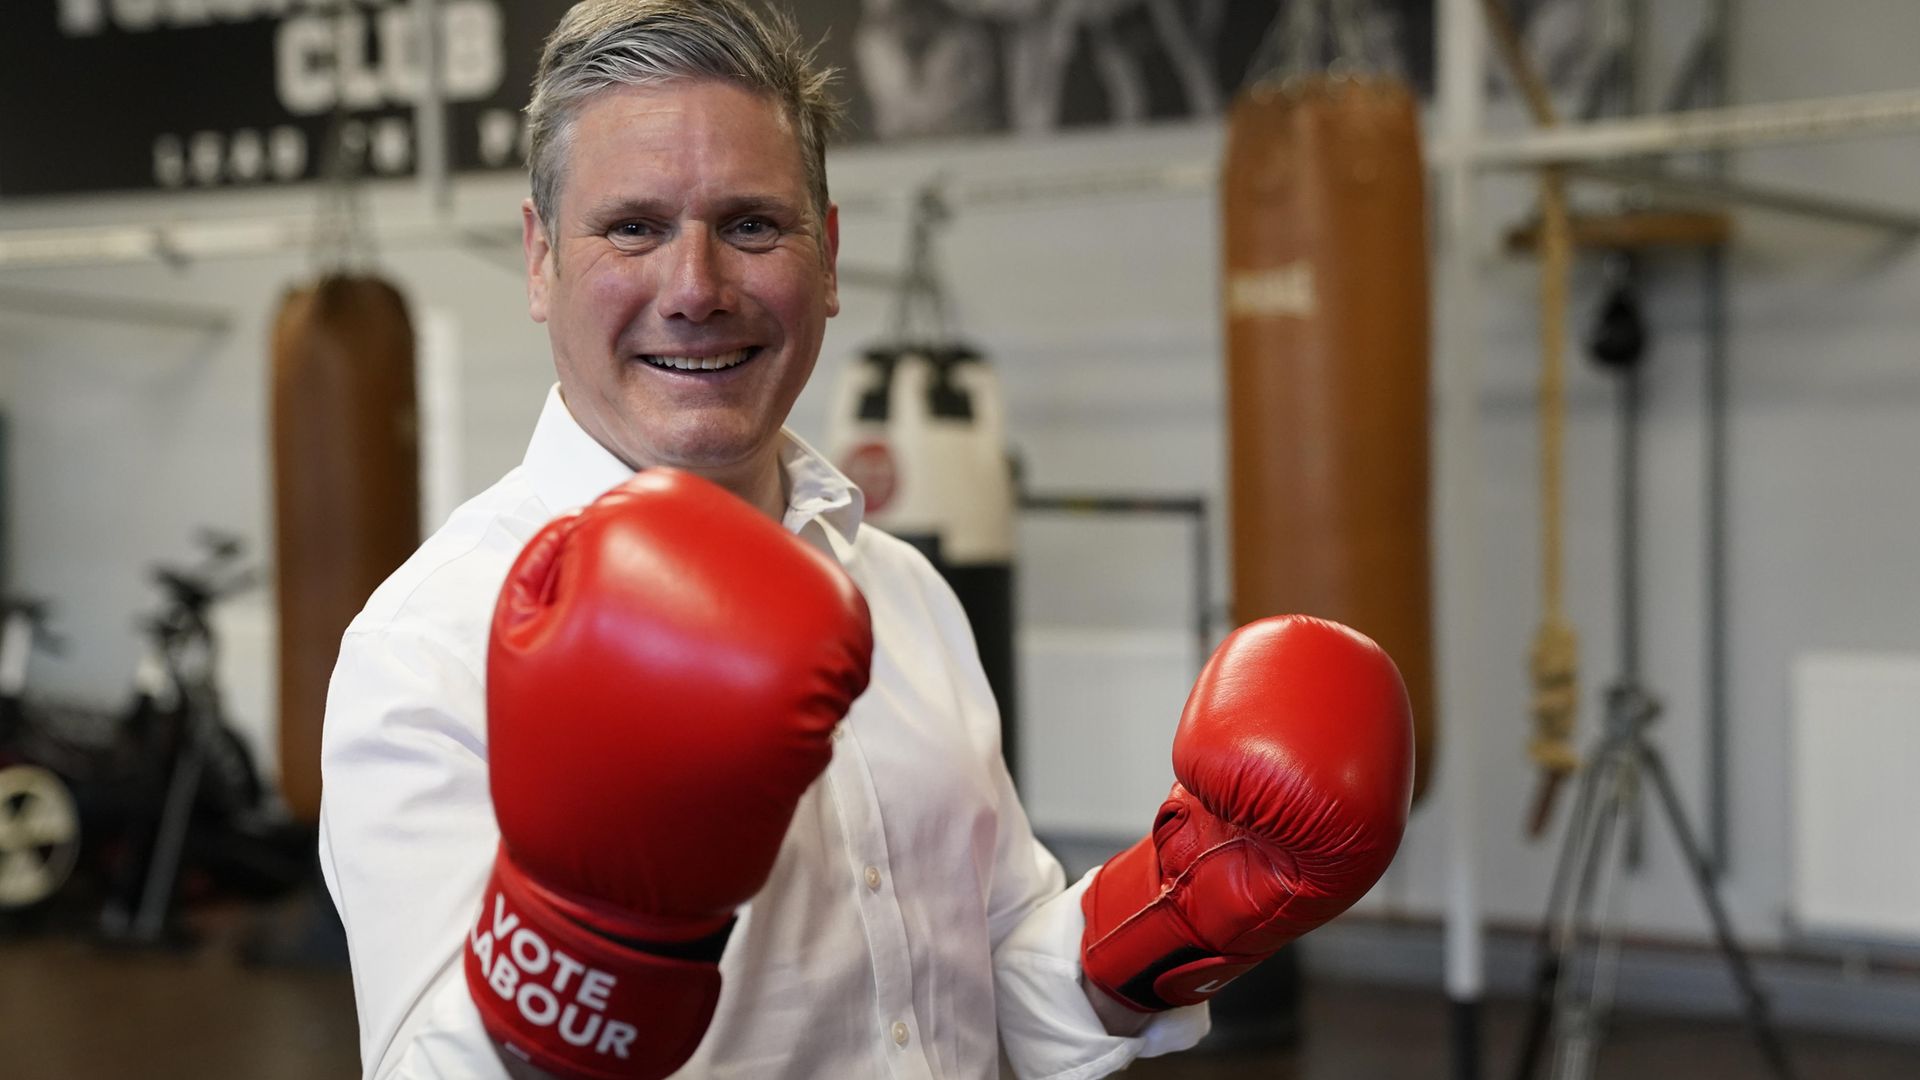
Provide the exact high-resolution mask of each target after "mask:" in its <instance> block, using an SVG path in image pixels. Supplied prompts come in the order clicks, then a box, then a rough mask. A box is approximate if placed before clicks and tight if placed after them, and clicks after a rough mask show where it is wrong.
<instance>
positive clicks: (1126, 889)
mask: <svg viewBox="0 0 1920 1080" xmlns="http://www.w3.org/2000/svg"><path fill="white" fill-rule="evenodd" d="M1179 888H1180V886H1179V885H1178V884H1176V885H1174V886H1173V887H1171V888H1167V889H1162V888H1161V883H1160V860H1159V857H1158V853H1157V851H1156V850H1155V846H1154V838H1153V837H1152V836H1151V835H1149V836H1146V837H1143V838H1142V839H1141V840H1140V842H1139V843H1136V844H1135V845H1133V846H1132V847H1130V848H1128V849H1127V850H1125V851H1123V852H1121V853H1120V854H1119V855H1116V856H1114V857H1113V858H1112V859H1111V860H1110V861H1108V863H1107V864H1106V865H1105V866H1103V867H1101V868H1100V872H1099V873H1097V874H1095V875H1094V879H1093V881H1092V882H1091V883H1089V884H1088V886H1087V891H1086V892H1085V893H1083V894H1081V897H1080V910H1081V912H1082V913H1083V914H1084V915H1085V916H1086V920H1087V925H1086V930H1085V932H1084V933H1083V934H1082V935H1081V938H1080V964H1081V968H1082V969H1083V970H1084V971H1085V972H1086V975H1087V979H1088V981H1090V982H1092V983H1093V984H1094V985H1095V986H1097V987H1099V988H1100V989H1102V990H1104V991H1106V992H1107V994H1108V995H1109V996H1111V997H1112V998H1114V1000H1116V1001H1118V1002H1120V1004H1122V1005H1125V1006H1126V1007H1128V1008H1130V1009H1132V1010H1134V1011H1135V1012H1161V1011H1164V1010H1166V1009H1171V1008H1175V1007H1177V1006H1181V1005H1195V1004H1198V1003H1200V1002H1202V1001H1205V1000H1207V999H1208V998H1211V997H1212V996H1213V995H1214V994H1215V993H1217V992H1218V991H1220V990H1221V989H1222V988H1224V987H1225V986H1226V985H1227V984H1228V983H1229V982H1232V981H1233V979H1234V978H1235V977H1236V976H1238V975H1240V974H1242V973H1244V972H1246V971H1247V970H1249V969H1251V968H1252V967H1253V966H1254V965H1256V964H1258V963H1259V962H1260V961H1262V960H1264V959H1266V958H1267V957H1268V956H1270V955H1272V954H1271V953H1260V954H1257V955H1241V956H1229V955H1222V954H1221V953H1219V952H1218V951H1217V950H1214V949H1210V948H1207V947H1206V946H1205V945H1204V944H1202V943H1201V941H1200V936H1199V935H1198V934H1196V933H1195V932H1194V930H1193V927H1192V926H1191V925H1190V924H1189V923H1188V921H1187V919H1186V916H1184V915H1183V914H1181V912H1180V907H1179V904H1178V903H1176V896H1177V894H1178V890H1179Z"/></svg>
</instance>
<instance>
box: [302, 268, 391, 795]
mask: <svg viewBox="0 0 1920 1080" xmlns="http://www.w3.org/2000/svg"><path fill="white" fill-rule="evenodd" d="M418 428H419V421H418V411H417V407H416V403H415V390H414V336H413V325H412V322H411V321H410V320H409V319H408V317H407V305H406V301H405V300H404V299H403V298H402V297H401V295H400V293H399V291H398V290H396V289H395V288H394V287H393V286H392V285H390V284H388V283H387V282H385V281H383V280H381V279H379V278H376V277H370V276H359V275H347V274H336V275H328V276H325V277H322V278H321V279H320V280H319V281H318V282H317V283H315V284H312V285H306V286H300V287H296V288H293V289H290V290H288V292H287V294H286V296H285V297H284V298H283V299H282V300H281V304H280V311H279V314H278V315H277V316H276V318H275V320H274V328H273V474H274V525H275V534H276V548H277V554H276V559H275V563H276V568H277V572H278V589H279V614H280V633H279V645H280V783H281V790H282V794H283V795H284V797H285V798H286V801H287V805H288V807H289V808H290V809H291V810H292V812H293V815H294V817H295V818H296V819H297V820H299V821H303V822H308V823H311V822H315V821H318V820H319V814H320V724H321V718H322V715H323V714H324V712H325V708H326V700H327V682H328V680H329V679H330V678H331V677H332V675H333V664H334V660H335V658H336V657H337V656H338V654H339V651H340V636H341V634H342V633H344V632H345V631H346V628H347V624H348V623H349V622H351V621H352V620H353V617H354V615H355V614H357V613H358V612H359V610H360V608H361V607H362V606H364V605H365V603H366V601H367V597H368V596H369V595H371V594H372V592H373V590H374V588H375V587H376V586H378V585H379V584H380V582H381V581H383V580H385V579H386V577H387V575H388V574H390V573H392V572H393V571H394V569H395V568H396V567H398V566H399V565H400V563H401V562H402V561H404V560H405V559H406V558H407V556H408V555H410V554H412V552H413V549H414V548H415V547H417V546H418V545H419V543H420V450H419V434H418Z"/></svg>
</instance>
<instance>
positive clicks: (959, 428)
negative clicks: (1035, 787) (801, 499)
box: [827, 345, 1019, 779]
mask: <svg viewBox="0 0 1920 1080" xmlns="http://www.w3.org/2000/svg"><path fill="white" fill-rule="evenodd" d="M831 424H832V427H831V431H830V432H829V435H828V444H827V453H828V456H830V457H831V458H832V459H833V461H834V463H835V464H837V465H838V466H839V467H840V470H841V471H842V472H844V473H846V474H847V477H848V478H849V479H851V480H852V481H853V482H854V483H855V484H857V485H859V487H860V490H861V492H862V493H864V494H865V496H866V520H867V521H868V522H870V523H872V524H873V525H875V526H877V527H879V528H881V529H885V530H886V531H887V532H889V533H892V534H893V535H894V536H897V537H899V538H900V539H902V540H905V541H907V542H908V543H910V544H912V545H914V546H915V547H917V548H919V549H920V550H921V551H922V552H923V553H924V554H925V555H926V556H927V558H928V559H930V560H932V562H933V565H934V566H935V567H936V568H937V569H938V570H939V571H940V573H941V575H942V576H944V577H945V578H946V579H947V582H948V584H950V585H952V586H953V591H954V592H955V593H957V594H958V595H959V597H960V604H961V606H962V607H964V608H965V609H966V612H967V618H968V620H969V621H971V622H972V623H973V636H974V640H975V641H976V642H977V643H978V644H979V647H980V662H981V665H982V666H983V667H985V668H986V673H987V682H988V684H989V685H990V686H992V688H993V697H994V700H995V702H996V703H998V705H999V707H1000V735H1001V739H1000V745H1001V753H1002V754H1003V755H1004V756H1005V757H1006V760H1007V768H1008V769H1009V770H1010V771H1012V772H1013V774H1014V776H1015V778H1016V779H1018V777H1019V770H1018V768H1017V764H1016V758H1017V750H1018V745H1019V744H1018V740H1017V738H1016V733H1017V731H1018V730H1019V729H1018V727H1017V726H1016V725H1015V722H1014V651H1013V525H1014V509H1015V500H1016V493H1015V488H1014V480H1013V465H1012V459H1011V458H1010V457H1009V456H1008V453H1007V442H1006V423H1005V412H1004V410H1003V409H1002V407H1001V396H1000V382H999V379H998V378H996V377H995V375H994V373H993V369H992V368H991V367H989V366H988V365H987V361H986V358H985V357H984V356H982V355H981V354H980V353H979V352H977V351H975V350H973V349H969V348H966V347H964V346H957V345H950V346H937V347H913V348H894V347H889V348H876V349H870V350H868V351H867V352H866V354H865V355H863V356H861V357H859V358H857V359H855V360H854V361H853V362H852V363H850V364H848V365H847V367H846V370H845V374H844V375H842V377H841V380H840V385H839V393H838V396H837V400H836V403H835V407H834V411H833V416H832V420H831Z"/></svg>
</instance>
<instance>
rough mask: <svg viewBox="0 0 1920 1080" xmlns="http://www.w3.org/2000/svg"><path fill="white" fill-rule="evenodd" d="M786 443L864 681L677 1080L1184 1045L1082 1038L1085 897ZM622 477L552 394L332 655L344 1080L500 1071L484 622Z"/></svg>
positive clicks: (933, 652)
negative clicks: (488, 966)
mask: <svg viewBox="0 0 1920 1080" xmlns="http://www.w3.org/2000/svg"><path fill="white" fill-rule="evenodd" d="M783 435H784V445H783V450H782V461H781V464H782V467H783V468H784V469H785V471H786V476H787V481H788V485H789V491H790V498H789V502H788V506H787V512H786V515H785V522H784V523H785V525H786V527H787V528H788V529H789V530H791V531H793V532H794V533H796V534H797V535H799V536H800V537H801V538H802V539H804V540H806V541H807V542H808V543H811V544H813V545H815V546H816V547H818V548H820V549H822V550H823V551H826V552H828V553H829V554H831V555H832V556H834V558H836V559H837V560H838V561H839V562H840V565H841V566H842V567H844V568H845V569H846V571H847V573H848V574H849V575H851V576H852V578H853V580H854V581H855V582H856V583H857V584H858V585H859V586H860V589H861V591H862V592H863V593H864V594H865V595H866V599H867V605H868V607H869V609H870V610H871V612H872V616H873V629H874V644H875V648H874V655H873V668H872V678H871V682H870V684H869V686H868V689H867V691H866V693H865V694H863V695H862V696H861V697H860V699H859V700H858V701H856V702H854V704H853V708H852V710H851V711H850V712H849V713H848V715H847V718H846V720H845V721H844V722H843V723H842V724H841V726H840V730H839V731H838V732H837V733H836V736H835V741H834V753H833V760H832V764H831V765H829V766H828V768H827V771H826V772H825V773H824V774H823V775H822V776H821V778H820V779H819V780H818V781H816V782H815V783H814V785H813V786H812V787H811V788H809V789H808V791H807V793H806V795H805V796H804V797H803V798H802V799H801V800H800V804H799V808H798V810H797V811H796V813H795V814H794V818H793V823H792V825H791V826H790V827H789V828H788V830H787V835H786V839H785V841H784V842H783V844H782V846H781V848H780V854H779V856H778V858H777V860H776V861H775V864H774V867H773V873H772V875H771V877H770V878H769V879H768V881H767V885H766V888H765V889H764V890H762V891H761V892H760V893H759V895H757V896H756V897H755V898H754V900H753V902H752V903H750V904H748V905H747V906H746V907H745V908H743V909H742V910H741V913H740V920H739V923H738V925H737V926H736V927H735V929H734V931H733V935H732V937H731V938H730V939H729V940H728V942H727V946H726V951H725V953H724V955H723V956H722V958H721V962H720V970H721V974H722V978H723V980H724V983H723V988H722V990H721V994H720V1002H719V1006H718V1008H717V1010H716V1011H715V1013H714V1017H713V1023H712V1025H711V1026H710V1027H709V1028H708V1029H707V1033H706V1037H705V1039H704V1040H703V1041H702V1042H701V1044H700V1047H699V1049H698V1050H697V1051H696V1052H695V1053H694V1056H693V1058H692V1059H691V1060H690V1061H689V1062H688V1063H687V1065H686V1066H685V1067H684V1068H683V1069H682V1070H681V1072H680V1073H678V1074H676V1075H679V1076H686V1077H754V1078H764V1077H820V1078H823V1080H860V1078H869V1077H870V1078H874V1080H880V1078H889V1080H895V1078H898V1080H904V1078H909V1077H913V1078H926V1080H931V1078H935V1077H942V1078H969V1080H971V1078H980V1077H993V1076H995V1075H997V1071H998V1062H999V1053H1000V1051H1001V1049H1002V1048H1004V1050H1005V1053H1006V1057H1007V1060H1008V1062H1010V1063H1011V1064H1012V1066H1013V1068H1014V1071H1015V1072H1016V1074H1017V1075H1019V1076H1022V1077H1055V1078H1062V1080H1068V1078H1071V1080H1082V1078H1088V1077H1095V1076H1104V1075H1106V1074H1108V1073H1111V1072H1114V1071H1116V1070H1118V1069H1121V1068H1123V1067H1125V1066H1126V1065H1127V1064H1128V1063H1129V1062H1131V1061H1132V1060H1133V1059H1134V1058H1136V1057H1141V1056H1151V1055H1154V1054H1160V1053H1166V1052H1169V1051H1173V1050H1180V1049H1185V1048H1187V1047H1189V1046H1192V1045H1193V1044H1194V1043H1195V1042H1197V1041H1198V1040H1199V1039H1200V1037H1201V1036H1202V1035H1204V1034H1205V1032H1206V1029H1207V1014H1206V1007H1205V1006H1204V1005H1202V1006H1196V1007H1193V1008H1189V1009H1180V1010H1175V1011H1173V1012H1170V1013H1166V1014H1164V1015H1162V1016H1160V1017H1157V1018H1155V1019H1154V1020H1153V1022H1152V1023H1150V1024H1149V1025H1148V1027H1147V1028H1146V1030H1145V1031H1144V1032H1143V1033H1142V1034H1141V1035H1140V1036H1139V1037H1138V1038H1117V1037H1114V1036H1111V1035H1108V1034H1107V1033H1106V1032H1105V1030H1104V1029H1103V1028H1102V1026H1101V1024H1100V1021H1099V1019H1098V1018H1097V1017H1096V1016H1095V1015H1094V1012H1093V1008H1092V1006H1091V1005H1090V1004H1088V1002H1087V1000H1086V996H1085V992H1084V991H1083V990H1082V988H1081V983H1080V961H1079V944H1080V933H1081V928H1082V919H1081V914H1080V902H1079V901H1080V893H1081V892H1082V891H1083V890H1084V888H1085V882H1084V881H1082V882H1081V883H1079V884H1077V885H1075V886H1074V887H1072V888H1067V889H1064V890H1063V888H1062V885H1063V883H1064V882H1063V877H1062V874H1061V871H1060V865H1059V863H1058V862H1056V861H1055V860H1054V858H1053V856H1052V855H1051V854H1050V853H1048V852H1047V850H1046V849H1045V848H1043V847H1042V846H1041V845H1040V844H1039V842H1038V841H1036V840H1035V839H1034V836H1033V832H1032V829H1031V828H1030V826H1029V825H1028V823H1027V817H1026V814H1025V812H1024V811H1023V810H1022V809H1021V807H1020V804H1019V802H1018V801H1017V800H1016V798H1015V796H1014V791H1013V787H1012V784H1011V783H1010V781H1009V779H1008V776H1007V770H1006V765H1005V764H1004V762H1003V761H1002V759H1001V755H1000V725H999V719H998V714H997V713H996V711H995V707H994V702H993V698H992V696H991V693H990V691H989V690H988V688H987V681H986V676H985V675H984V674H983V672H982V671H981V667H980V661H979V658H978V655H977V653H976V651H975V648H974V643H973V637H972V634H971V631H970V630H969V627H968V624H967V620H966V616H965V614H964V613H963V612H962V610H961V608H960V605H959V603H958V601H957V600H956V599H955V598H954V595H953V593H952V591H951V590H950V589H949V588H948V587H947V585H946V583H945V582H944V581H943V580H942V579H941V578H940V577H939V575H938V574H937V573H936V572H935V571H934V570H933V568H932V567H931V566H930V565H929V564H928V563H927V562H926V560H925V559H923V558H922V557H921V556H920V555H919V554H918V553H917V552H915V551H914V550H913V549H912V548H911V547H909V546H908V545H906V544H905V543H902V542H901V541H899V540H896V539H894V538H893V537H890V536H888V535H886V534H885V533H882V532H880V531H878V530H876V529H874V528H872V527H870V526H866V525H863V524H861V521H860V515H861V508H862V501H861V497H860V493H859V491H858V489H856V488H854V487H853V486H852V485H851V484H850V483H849V482H848V481H847V479H846V478H845V477H843V476H842V475H840V473H839V472H838V471H837V470H835V469H834V468H833V466H832V465H830V464H829V463H828V462H827V461H826V459H824V458H823V457H821V456H820V455H819V454H818V453H816V452H815V451H814V450H813V449H811V448H810V447H808V446H807V445H806V444H805V443H803V442H801V441H800V440H799V439H798V438H796V437H794V436H793V435H792V434H791V433H783ZM631 475H632V471H631V470H630V469H628V468H627V467H626V466H624V465H623V464H621V462H620V461H619V460H618V459H617V458H615V457H614V456H613V455H612V454H610V453H608V452H607V451H606V450H605V449H604V448H603V447H601V446H600V445H599V444H598V443H596V442H595V441H594V440H593V439H592V437H591V436H589V435H588V434H587V433H586V432H585V431H584V430H582V429H581V427H580V426H579V424H578V423H576V422H575V421H574V419H573V417H572V416H571V415H570V414H569V413H568V412H567V408H566V405H565V404H564V403H563V402H562V401H561V398H560V394H559V391H558V388H557V387H556V388H555V389H554V390H552V391H550V392H549V393H548V396H547V402H546V406H545V408H544V410H543V411H542V413H541V416H540V421H539V423H538V425H537V426H536V427H535V429H534V434H533V439H532V441H531V443H530V445H529V446H528V448H527V455H526V459H525V460H524V461H523V462H522V464H521V465H520V466H519V467H518V468H516V469H514V470H512V471H510V472H509V473H507V475H506V476H505V477H503V478H502V479H501V480H500V481H499V482H498V483H497V484H495V485H494V486H493V487H492V488H490V489H488V490H487V491H485V492H483V493H482V494H480V495H479V496H477V497H475V498H474V499H473V500H472V501H470V502H468V503H467V504H466V505H464V506H462V507H461V508H460V509H459V510H457V511H455V512H454V514H453V515H452V516H451V517H450V518H449V519H448V521H447V523H446V525H445V526H444V527H442V528H441V529H440V530H439V531H438V532H436V533H435V534H434V535H433V536H432V537H430V538H429V539H428V540H427V541H426V543H425V544H423V545H422V546H421V548H420V550H419V551H418V552H416V553H415V554H414V555H413V557H412V558H410V559H409V560H407V562H406V564H405V565H403V566H402V567H401V568H400V569H399V570H397V571H395V573H394V575H393V576H392V577H391V578H389V579H388V580H387V581H386V583H385V584H383V585H381V587H380V588H379V589H378V590H377V591H376V592H375V593H374V594H373V596H372V598H371V599H369V600H368V601H367V606H366V608H365V610H363V611H362V612H361V613H360V615H359V616H358V617H357V618H355V619H354V621H353V623H352V625H351V626H350V627H348V629H347V632H346V636H345V638H344V639H343V640H342V642H341V648H340V659H339V663H338V665H337V666H336V668H335V670H334V675H333V684H332V688H331V690H330V692H329V695H328V700H327V713H326V726H325V733H324V737H323V743H322V758H321V760H322V769H323V775H324V778H325V796H324V798H323V800H322V804H321V812H320V853H321V863H322V866H323V868H324V871H325V874H326V880H327V887H328V889H329V890H330V891H331V892H332V894H333V899H334V903H335V904H336V905H337V906H338V908H339V910H340V915H341V918H342V920H343V921H344V923H345V925H346V931H347V941H348V945H349V947H350V950H351V953H352V960H353V985H354V997H355V1001H356V1004H357V1006H358V1009H359V1021H360V1056H361V1062H362V1065H363V1067H364V1069H365V1072H366V1076H367V1077H370V1078H372V1077H377V1078H383V1080H384V1078H388V1077H394V1078H400V1077H404V1078H422V1080H423V1078H428V1077H439V1078H446V1080H490V1078H497V1077H504V1076H505V1073H504V1070H503V1069H502V1068H501V1066H500V1065H499V1063H498V1060H497V1058H496V1057H495V1053H494V1050H493V1048H492V1044H491V1042H490V1041H489V1040H488V1038H487V1035H486V1033H485V1030H484V1029H483V1028H482V1027H481V1024H480V1017H479V1013H478V1012H477V1011H476V1010H475V1008H474V1006H473V1004H472V1002H471V1000H470V999H469V998H468V996H467V986H466V979H465V976H464V973H463V970H462V948H463V947H464V945H465V941H466V933H467V929H468V927H469V926H470V924H471V923H472V922H473V920H474V918H475V913H476V911H477V910H478V905H479V903H480V896H481V890H482V888H483V886H484V884H485V882H486V878H487V874H488V870H489V868H490V867H491V865H492V862H493V855H494V847H495V844H496V842H497V840H498V836H499V834H498V832H497V830H496V827H495V824H494V819H493V809H492V805H491V803H490V801H489V798H488V794H487V732H486V694H485V682H484V679H485V674H486V648H487V627H488V624H489V620H490V618H491V614H492V609H493V603H494V598H495V596H496V595H497V594H498V592H499V589H500V585H501V583H502V582H503V581H504V580H505V579H506V574H507V570H508V568H509V566H510V565H511V564H512V561H513V559H514V557H515V556H516V555H517V554H518V553H519V551H520V548H521V546H522V545H523V544H524V543H525V542H526V541H527V540H528V539H529V538H531V537H532V535H533V534H534V532H536V531H537V530H538V529H539V528H540V527H541V526H542V525H544V524H545V523H546V522H547V521H549V520H550V519H552V518H553V517H555V516H557V515H559V514H561V513H564V512H566V511H568V510H571V509H574V508H576V507H579V506H584V505H586V504H587V503H588V502H590V501H592V500H593V499H594V498H595V497H596V496H598V495H600V494H601V493H602V492H604V491H606V490H607V489H608V488H611V487H613V486H615V485H616V484H619V483H621V482H622V481H624V480H626V479H627V478H628V477H630V476H631ZM636 779H637V780H640V781H641V782H644V778H643V777H637V778H636ZM648 824H649V823H647V822H636V823H635V827H636V828H645V827H647V826H648ZM662 827H674V826H672V825H671V824H667V823H663V824H662ZM644 1037H645V1035H644V1028H643V1034H642V1038H644Z"/></svg>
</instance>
